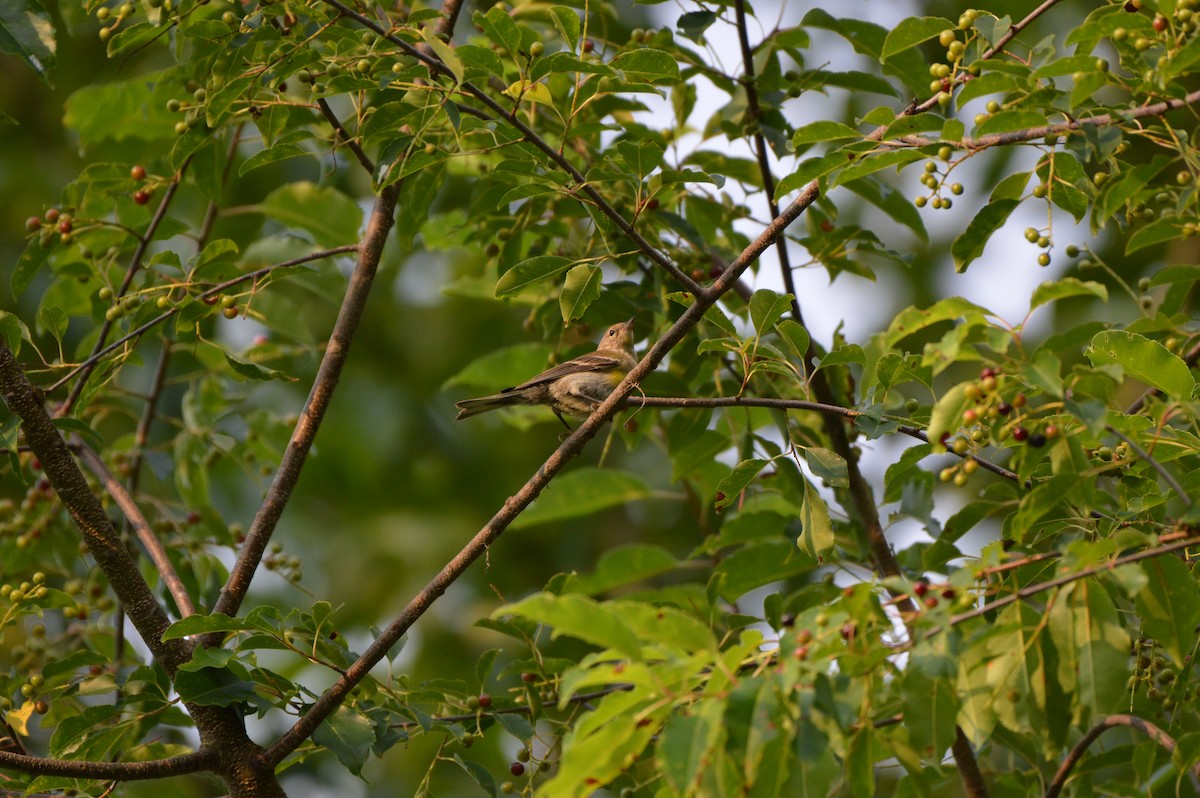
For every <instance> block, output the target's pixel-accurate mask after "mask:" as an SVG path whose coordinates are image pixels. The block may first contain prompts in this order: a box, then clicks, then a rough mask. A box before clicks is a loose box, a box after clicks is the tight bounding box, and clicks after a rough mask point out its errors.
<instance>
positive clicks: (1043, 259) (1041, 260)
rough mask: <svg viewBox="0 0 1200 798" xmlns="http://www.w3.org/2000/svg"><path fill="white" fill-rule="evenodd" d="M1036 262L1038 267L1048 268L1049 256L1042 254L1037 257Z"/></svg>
mask: <svg viewBox="0 0 1200 798" xmlns="http://www.w3.org/2000/svg"><path fill="white" fill-rule="evenodd" d="M1037 260H1038V266H1049V265H1050V255H1049V254H1048V253H1046V252H1043V253H1042V254H1041V255H1038V259H1037Z"/></svg>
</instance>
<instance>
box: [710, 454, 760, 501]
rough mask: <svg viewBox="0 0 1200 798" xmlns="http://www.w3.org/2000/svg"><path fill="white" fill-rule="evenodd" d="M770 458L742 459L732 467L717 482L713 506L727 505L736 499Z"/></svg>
mask: <svg viewBox="0 0 1200 798" xmlns="http://www.w3.org/2000/svg"><path fill="white" fill-rule="evenodd" d="M769 462H771V461H770V460H758V459H751V460H743V461H742V462H740V463H738V464H737V465H736V466H734V467H733V470H732V471H730V472H729V474H728V475H727V476H726V477H725V478H724V479H722V480H721V481H720V482H718V483H717V500H716V502H715V503H714V504H713V507H715V508H717V509H720V508H722V507H728V506H729V505H730V504H732V503H733V502H734V501H736V500H737V498H738V496H739V494H741V492H742V491H743V490H745V488H746V486H747V485H749V484H750V483H751V482H752V481H753V480H754V478H755V477H756V476H758V473H759V472H760V471H762V470H763V468H765V467H766V465H767V463H769Z"/></svg>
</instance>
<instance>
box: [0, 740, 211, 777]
mask: <svg viewBox="0 0 1200 798" xmlns="http://www.w3.org/2000/svg"><path fill="white" fill-rule="evenodd" d="M217 760H218V757H217V754H216V752H215V751H213V750H211V749H208V748H201V749H200V750H198V751H193V752H192V753H190V754H180V755H179V756H173V757H169V758H167V759H157V760H154V761H150V762H89V761H86V760H79V759H44V758H42V757H40V756H26V755H24V754H10V753H7V752H3V751H0V768H5V769H7V770H16V771H19V772H21V773H28V774H30V775H32V776H65V777H67V778H76V779H97V780H105V779H115V780H118V781H145V780H147V779H165V778H170V777H172V776H182V775H185V774H187V773H199V772H201V771H206V770H212V768H213V767H214V766H215V765H216V764H217Z"/></svg>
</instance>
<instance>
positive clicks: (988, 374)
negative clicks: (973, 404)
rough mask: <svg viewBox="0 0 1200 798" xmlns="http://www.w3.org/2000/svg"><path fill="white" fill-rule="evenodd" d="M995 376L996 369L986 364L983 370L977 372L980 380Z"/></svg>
mask: <svg viewBox="0 0 1200 798" xmlns="http://www.w3.org/2000/svg"><path fill="white" fill-rule="evenodd" d="M995 376H996V370H995V369H994V368H992V367H991V366H988V367H987V368H985V369H984V370H983V371H981V372H979V379H981V380H986V379H987V378H988V377H995Z"/></svg>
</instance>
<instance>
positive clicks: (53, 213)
mask: <svg viewBox="0 0 1200 798" xmlns="http://www.w3.org/2000/svg"><path fill="white" fill-rule="evenodd" d="M46 221H47V222H49V223H50V224H54V223H55V222H57V221H58V208H51V209H50V210H48V211H46Z"/></svg>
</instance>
